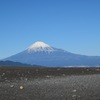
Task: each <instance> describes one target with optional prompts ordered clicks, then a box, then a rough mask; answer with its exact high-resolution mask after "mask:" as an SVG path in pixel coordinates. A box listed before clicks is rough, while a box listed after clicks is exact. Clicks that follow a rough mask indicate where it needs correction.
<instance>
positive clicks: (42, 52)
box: [4, 42, 100, 67]
mask: <svg viewBox="0 0 100 100" xmlns="http://www.w3.org/2000/svg"><path fill="white" fill-rule="evenodd" d="M4 60H10V61H17V62H21V63H27V64H32V65H34V64H35V65H42V66H51V67H55V66H98V65H100V57H99V56H85V55H78V54H73V53H70V52H67V51H65V50H62V49H57V48H54V47H51V46H49V45H48V44H45V43H43V42H36V43H34V44H32V45H31V46H30V47H29V48H27V49H26V50H25V51H23V52H21V53H18V54H16V55H13V56H11V57H8V58H6V59H4Z"/></svg>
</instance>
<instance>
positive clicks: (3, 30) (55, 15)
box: [0, 0, 100, 59]
mask: <svg viewBox="0 0 100 100" xmlns="http://www.w3.org/2000/svg"><path fill="white" fill-rule="evenodd" d="M36 41H43V42H45V43H47V44H50V45H52V46H54V47H57V48H62V49H65V50H67V51H70V52H73V53H77V54H85V55H99V56H100V0H0V59H2V58H5V57H8V56H10V55H13V54H16V53H18V52H20V51H23V50H24V49H26V48H27V47H28V46H29V45H31V44H33V43H34V42H36Z"/></svg>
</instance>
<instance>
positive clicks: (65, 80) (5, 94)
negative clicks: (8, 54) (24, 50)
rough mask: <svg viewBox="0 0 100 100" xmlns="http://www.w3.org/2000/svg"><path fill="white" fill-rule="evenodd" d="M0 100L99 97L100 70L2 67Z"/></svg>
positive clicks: (94, 99) (91, 99)
mask: <svg viewBox="0 0 100 100" xmlns="http://www.w3.org/2000/svg"><path fill="white" fill-rule="evenodd" d="M21 87H22V88H21ZM0 100H100V69H99V68H62V69H61V68H31V67H30V68H28V67H23V68H22V67H0Z"/></svg>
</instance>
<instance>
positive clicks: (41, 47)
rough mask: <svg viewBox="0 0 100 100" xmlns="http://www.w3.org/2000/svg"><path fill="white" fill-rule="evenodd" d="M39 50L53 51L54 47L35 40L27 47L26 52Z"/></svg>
mask: <svg viewBox="0 0 100 100" xmlns="http://www.w3.org/2000/svg"><path fill="white" fill-rule="evenodd" d="M39 51H44V52H53V51H54V48H53V47H51V46H50V45H48V44H46V43H44V42H41V41H38V42H35V43H34V44H32V45H31V46H30V47H29V48H28V52H39Z"/></svg>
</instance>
